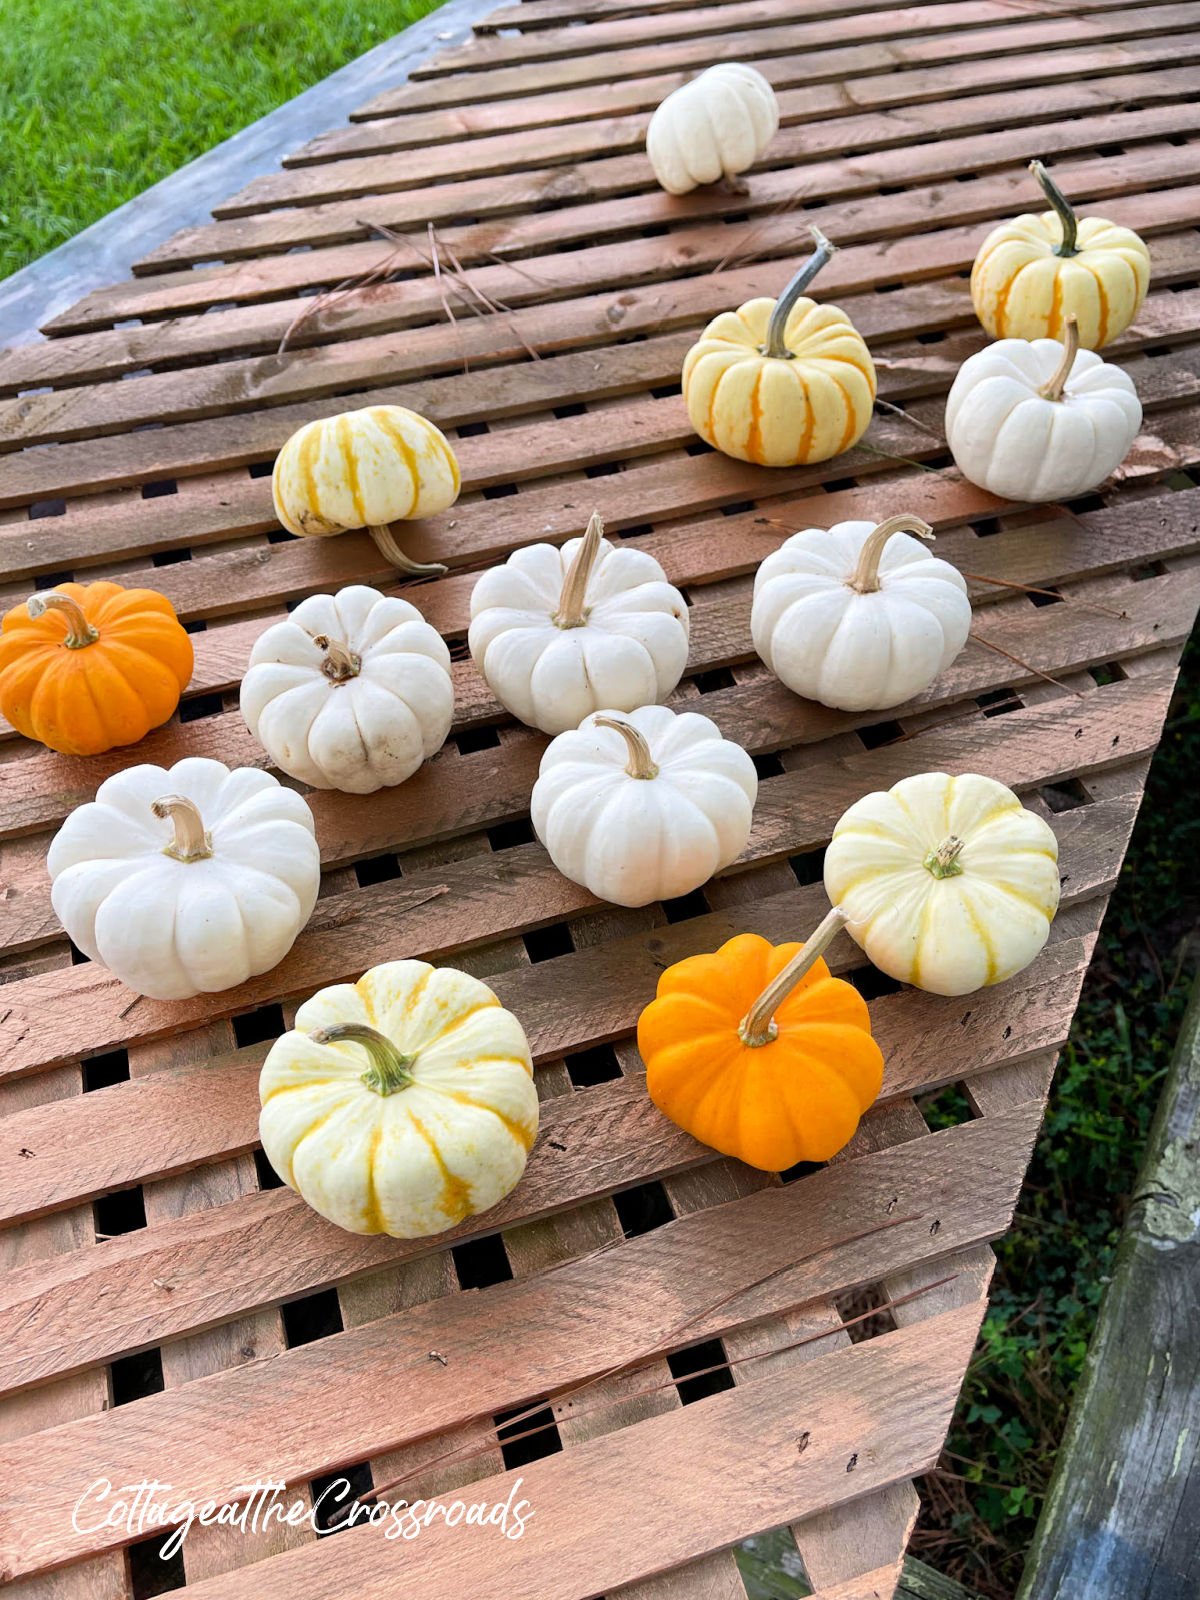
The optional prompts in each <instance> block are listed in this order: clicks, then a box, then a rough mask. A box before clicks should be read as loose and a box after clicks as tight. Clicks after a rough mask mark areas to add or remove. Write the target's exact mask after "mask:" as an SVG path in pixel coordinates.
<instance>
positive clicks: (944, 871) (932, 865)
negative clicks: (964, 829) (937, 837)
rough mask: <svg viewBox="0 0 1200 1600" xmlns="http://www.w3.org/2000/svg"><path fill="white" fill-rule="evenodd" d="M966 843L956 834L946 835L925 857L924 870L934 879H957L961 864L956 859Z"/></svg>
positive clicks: (961, 868)
mask: <svg viewBox="0 0 1200 1600" xmlns="http://www.w3.org/2000/svg"><path fill="white" fill-rule="evenodd" d="M966 842H967V841H966V840H965V839H960V838H958V836H957V835H956V834H953V833H949V834H947V835H946V837H945V838H944V839H943V840H942V842H941V844H940V845H938V847H937V849H936V850H931V851H930V852H929V854H928V855H927V856H926V857H925V867H926V870H927V871H929V872H931V873H932V874H933V876H934V877H935V878H957V877H958V875H959V873H960V872H961V871H962V870H963V867H962V862H961V861H960V860H959V859H958V858H959V856H960V854H961V853H962V849H963V846H964V845H965V844H966Z"/></svg>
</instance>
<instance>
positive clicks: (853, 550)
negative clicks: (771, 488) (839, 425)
mask: <svg viewBox="0 0 1200 1600" xmlns="http://www.w3.org/2000/svg"><path fill="white" fill-rule="evenodd" d="M913 534H916V535H918V536H919V538H913V537H912V535H913ZM932 536H933V535H932V530H931V529H930V527H929V524H928V523H927V522H922V521H921V519H920V518H919V517H911V516H907V515H904V514H901V515H899V516H895V517H889V518H888V519H887V521H886V522H881V523H879V524H875V523H873V522H838V523H835V524H834V526H833V527H832V528H830V529H829V531H828V533H826V532H825V530H824V529H823V528H805V529H804V530H803V531H802V532H800V533H794V534H793V535H792V536H791V538H790V539H788V540H787V541H786V543H784V544H783V545H781V546H780V548H779V549H778V550H776V551H774V552H773V553H772V554H771V555H769V556H768V557H767V558H766V560H765V561H764V562H763V564H762V565H761V566H760V567H759V569H758V574H757V576H756V577H755V580H754V601H753V605H752V607H751V612H750V629H751V633H752V634H753V637H754V648H755V649H756V650H757V651H758V653H759V655H760V656H761V657H762V659H763V661H764V662H765V663H766V664H767V666H768V667H769V668H770V669H771V671H772V672H773V673H774V674H775V675H776V677H778V678H780V679H782V680H783V682H784V683H785V684H787V686H788V688H789V689H791V690H792V691H793V693H795V694H802V695H806V696H807V697H808V698H809V699H810V700H819V701H820V702H821V704H822V705H826V706H833V707H835V708H837V709H838V710H841V711H881V710H883V709H885V708H886V707H888V706H895V705H900V704H901V702H902V701H905V700H911V699H912V697H913V695H915V694H920V692H921V690H922V689H926V688H928V687H929V685H930V684H931V683H932V682H933V680H934V679H935V678H936V677H937V675H938V674H939V673H940V672H943V671H945V669H946V668H947V667H948V666H949V665H950V663H951V662H952V661H953V660H954V658H955V656H956V655H957V654H958V652H959V651H960V650H961V649H962V647H963V644H964V643H965V642H966V638H967V634H968V632H969V631H970V627H971V602H970V601H969V600H968V599H967V585H966V582H965V581H964V579H963V576H962V574H961V573H960V572H959V571H958V569H957V568H956V567H952V566H951V565H950V563H949V562H948V561H939V560H938V559H937V558H936V557H935V556H932V555H931V554H930V553H929V551H928V550H926V549H925V547H924V545H922V544H921V543H920V542H919V539H928V538H932Z"/></svg>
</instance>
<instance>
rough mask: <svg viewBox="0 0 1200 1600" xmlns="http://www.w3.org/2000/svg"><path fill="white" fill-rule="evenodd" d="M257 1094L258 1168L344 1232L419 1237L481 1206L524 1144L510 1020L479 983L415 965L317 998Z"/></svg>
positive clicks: (518, 1168) (273, 1054)
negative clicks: (267, 1166) (270, 1170)
mask: <svg viewBox="0 0 1200 1600" xmlns="http://www.w3.org/2000/svg"><path fill="white" fill-rule="evenodd" d="M258 1087H259V1099H260V1102H261V1104H262V1112H261V1114H260V1117H259V1133H260V1136H261V1138H262V1142H263V1149H264V1150H265V1151H266V1153H267V1159H268V1160H269V1161H270V1163H271V1165H272V1166H273V1167H274V1168H275V1171H276V1172H277V1173H278V1174H279V1176H280V1177H281V1178H282V1179H283V1181H284V1182H285V1183H286V1184H287V1185H288V1187H289V1188H292V1189H295V1191H296V1192H297V1194H299V1195H300V1197H301V1198H302V1199H303V1200H306V1201H307V1202H308V1204H309V1205H310V1206H312V1208H313V1210H314V1211H318V1212H320V1214H321V1215H322V1216H323V1217H327V1218H328V1219H329V1221H330V1222H334V1223H336V1224H337V1226H338V1227H339V1228H345V1229H346V1230H347V1231H348V1232H350V1233H387V1234H391V1235H392V1237H393V1238H397V1239H416V1238H423V1237H424V1236H426V1235H427V1234H431V1233H441V1232H442V1231H444V1230H445V1229H446V1228H452V1227H454V1226H455V1225H456V1224H457V1223H460V1222H463V1221H464V1220H465V1219H466V1218H467V1217H470V1216H474V1215H475V1214H476V1213H477V1212H480V1211H486V1210H488V1208H489V1207H491V1206H494V1205H495V1204H496V1202H497V1201H499V1200H502V1199H503V1198H504V1196H505V1195H506V1194H508V1193H509V1191H510V1190H511V1189H513V1188H514V1187H515V1186H516V1184H517V1182H518V1181H519V1179H520V1177H521V1174H522V1173H523V1172H524V1170H525V1159H526V1156H527V1155H528V1154H529V1151H530V1150H531V1148H532V1147H533V1142H534V1139H535V1138H536V1137H537V1128H538V1097H537V1090H536V1089H535V1088H534V1083H533V1062H532V1059H531V1057H530V1054H529V1042H528V1040H527V1039H526V1037H525V1033H524V1031H523V1029H522V1027H521V1024H520V1023H519V1022H518V1021H517V1019H516V1017H514V1016H513V1014H512V1012H511V1011H505V1010H504V1008H503V1007H502V1006H501V1004H500V1002H499V1000H498V999H497V998H496V996H495V995H494V994H493V992H492V991H491V989H489V988H488V986H487V984H486V983H481V982H480V981H479V979H478V978H473V977H471V975H470V974H469V973H466V972H458V971H456V970H455V969H454V968H453V967H431V966H430V965H429V964H428V963H427V962H425V961H389V962H387V963H385V964H384V965H383V966H379V967H372V968H371V970H370V971H369V972H367V973H364V974H363V976H362V977H361V978H360V979H359V980H358V982H357V983H353V984H351V983H339V984H335V985H333V986H332V987H331V988H328V989H321V990H319V991H318V992H317V993H316V994H315V995H313V996H312V998H311V999H309V1000H306V1001H305V1002H304V1004H303V1005H302V1006H301V1007H300V1009H299V1010H298V1011H297V1012H296V1026H295V1028H294V1029H293V1030H292V1031H291V1032H290V1033H285V1034H284V1035H283V1036H282V1038H279V1039H276V1041H275V1043H274V1044H273V1045H272V1046H271V1050H270V1054H269V1055H268V1056H267V1059H266V1061H265V1062H264V1064H263V1069H262V1074H261V1076H260V1078H259V1086H258Z"/></svg>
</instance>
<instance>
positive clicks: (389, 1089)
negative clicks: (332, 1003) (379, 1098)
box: [308, 1022, 417, 1096]
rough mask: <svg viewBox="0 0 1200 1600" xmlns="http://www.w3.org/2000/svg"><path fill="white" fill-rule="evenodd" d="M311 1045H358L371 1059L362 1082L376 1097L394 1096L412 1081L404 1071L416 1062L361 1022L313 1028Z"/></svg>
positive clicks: (383, 1036) (375, 1030) (381, 1034)
mask: <svg viewBox="0 0 1200 1600" xmlns="http://www.w3.org/2000/svg"><path fill="white" fill-rule="evenodd" d="M308 1037H309V1038H310V1039H311V1040H312V1042H313V1043H314V1044H341V1043H343V1042H349V1043H350V1044H361V1045H362V1047H363V1049H364V1050H365V1051H366V1052H367V1055H368V1056H369V1057H370V1058H371V1065H370V1066H369V1067H368V1068H367V1070H366V1071H365V1072H364V1073H363V1075H362V1081H363V1082H364V1083H365V1084H366V1086H367V1088H368V1089H373V1090H374V1091H375V1093H376V1094H379V1095H384V1096H386V1095H389V1094H395V1093H396V1091H397V1089H407V1088H408V1086H409V1084H410V1083H412V1082H413V1081H414V1079H413V1075H412V1073H411V1072H410V1071H409V1070H408V1069H409V1067H411V1066H412V1064H413V1062H414V1061H415V1060H416V1059H417V1058H416V1056H415V1055H412V1056H406V1055H405V1054H404V1053H403V1051H401V1050H398V1049H397V1048H396V1046H395V1045H394V1044H393V1043H392V1041H391V1040H390V1039H389V1038H388V1036H387V1034H385V1033H380V1031H379V1029H378V1028H371V1027H368V1025H367V1024H366V1023H365V1022H338V1023H335V1024H334V1025H333V1027H331V1028H316V1029H314V1030H313V1032H312V1033H310V1034H309V1036H308Z"/></svg>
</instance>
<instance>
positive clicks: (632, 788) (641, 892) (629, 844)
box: [530, 706, 758, 906]
mask: <svg viewBox="0 0 1200 1600" xmlns="http://www.w3.org/2000/svg"><path fill="white" fill-rule="evenodd" d="M757 796H758V774H757V773H756V772H755V770H754V763H753V761H751V759H750V757H749V756H748V755H747V754H746V752H745V751H744V750H743V749H742V747H741V746H740V745H737V744H733V743H732V742H731V741H730V740H729V739H725V738H723V737H722V736H721V730H720V729H719V728H718V727H717V725H716V723H715V722H710V721H709V719H708V718H707V717H702V716H700V715H699V714H698V713H697V712H694V711H683V712H679V713H676V712H674V711H671V710H669V709H668V708H667V707H666V706H642V707H641V708H640V709H639V710H637V711H632V712H630V713H629V714H628V715H627V716H623V717H619V716H617V715H615V714H613V713H610V712H599V711H597V712H593V713H592V715H591V716H590V717H587V718H586V719H585V720H584V721H583V723H581V725H580V726H579V728H577V729H576V730H574V731H573V732H570V733H560V734H559V736H558V738H557V739H555V740H554V741H553V743H552V744H551V745H550V747H549V749H548V750H547V751H546V753H545V755H544V756H543V757H542V764H541V769H540V771H539V773H538V779H537V782H536V783H535V784H534V786H533V798H532V801H531V806H530V809H531V812H532V816H533V826H534V829H535V831H536V833H537V836H538V838H539V839H540V840H541V841H542V843H543V844H544V845H545V847H546V849H547V850H548V851H549V853H550V859H551V860H552V861H553V862H554V865H555V866H556V867H557V868H558V870H559V871H560V872H561V873H562V874H563V876H564V877H567V878H570V879H571V880H572V882H573V883H579V884H582V885H583V886H584V888H586V889H590V890H591V892H592V894H594V895H597V896H598V897H599V898H600V899H601V900H611V901H612V902H613V904H614V905H619V906H644V905H649V904H650V902H651V901H653V900H673V899H676V898H677V897H678V896H679V895H684V894H690V893H691V891H692V890H693V889H698V888H699V887H700V885H701V884H702V883H707V882H708V880H709V878H711V877H712V875H713V873H714V872H719V871H720V870H721V868H722V867H727V866H728V865H729V863H730V862H731V861H736V859H737V858H738V856H739V855H741V853H742V851H743V850H744V849H745V847H746V841H747V839H749V837H750V822H751V818H752V815H753V811H754V802H755V799H756V798H757Z"/></svg>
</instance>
